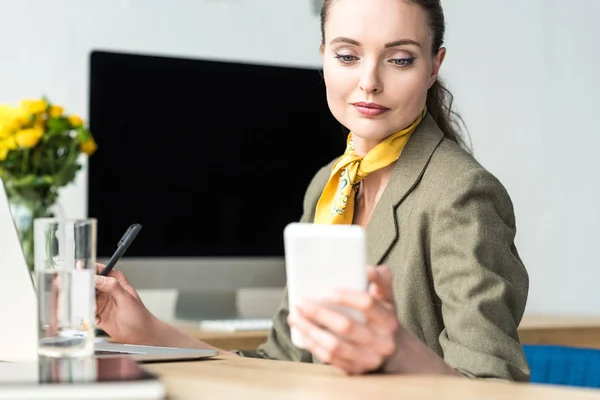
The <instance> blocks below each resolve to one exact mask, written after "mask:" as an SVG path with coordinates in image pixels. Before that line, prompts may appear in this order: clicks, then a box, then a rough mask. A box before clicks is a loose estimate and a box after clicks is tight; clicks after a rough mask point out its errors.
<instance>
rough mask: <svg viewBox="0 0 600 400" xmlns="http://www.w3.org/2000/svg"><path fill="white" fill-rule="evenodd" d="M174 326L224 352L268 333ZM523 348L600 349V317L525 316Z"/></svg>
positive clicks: (250, 345) (250, 347)
mask: <svg viewBox="0 0 600 400" xmlns="http://www.w3.org/2000/svg"><path fill="white" fill-rule="evenodd" d="M172 323H173V324H174V325H175V326H177V327H179V328H180V329H182V330H184V331H186V332H188V333H189V334H191V335H192V336H194V337H196V338H198V339H200V340H202V341H204V342H206V343H208V344H210V345H212V346H215V347H218V348H221V349H241V350H256V347H257V346H258V345H259V344H261V343H263V342H264V341H265V340H266V338H267V334H268V331H240V332H212V331H204V330H201V329H200V328H199V323H196V322H192V321H175V322H172ZM519 336H520V338H521V343H522V344H557V345H565V346H581V347H591V348H599V349H600V317H577V316H549V315H525V316H524V317H523V320H522V322H521V325H520V326H519Z"/></svg>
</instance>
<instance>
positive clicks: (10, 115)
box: [0, 104, 29, 137]
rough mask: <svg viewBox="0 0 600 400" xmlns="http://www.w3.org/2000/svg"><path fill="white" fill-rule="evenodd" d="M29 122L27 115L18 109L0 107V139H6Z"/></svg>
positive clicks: (5, 106)
mask: <svg viewBox="0 0 600 400" xmlns="http://www.w3.org/2000/svg"><path fill="white" fill-rule="evenodd" d="M28 121H29V115H28V114H27V113H26V112H25V111H23V110H22V109H20V108H17V107H12V106H10V105H6V104H3V105H0V137H6V136H7V135H8V134H10V133H13V132H14V131H15V130H17V129H19V128H21V127H22V126H23V125H25V124H26V123H27V122H28Z"/></svg>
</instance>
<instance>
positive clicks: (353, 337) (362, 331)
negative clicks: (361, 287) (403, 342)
mask: <svg viewBox="0 0 600 400" xmlns="http://www.w3.org/2000/svg"><path fill="white" fill-rule="evenodd" d="M296 310H297V313H298V314H299V315H300V316H301V317H302V318H303V319H305V320H306V321H307V322H309V323H311V324H312V325H314V326H317V327H320V328H322V329H323V330H325V331H328V332H331V333H332V334H333V335H334V337H336V338H339V339H342V340H345V341H347V342H349V343H350V344H352V345H356V346H359V347H368V348H369V349H371V350H372V351H373V352H374V353H376V354H380V355H381V356H384V357H387V356H389V355H391V354H392V352H393V351H394V349H395V332H396V328H397V326H398V323H397V321H398V319H397V317H396V315H395V314H394V313H393V312H390V313H388V314H387V315H386V317H385V320H384V323H383V324H382V323H379V324H375V323H371V324H369V325H370V326H368V325H366V324H363V323H360V322H358V321H356V320H355V319H354V318H351V317H350V316H348V315H346V314H344V313H343V312H338V311H336V310H332V309H330V308H328V307H326V306H323V305H320V304H318V303H314V302H308V301H305V302H303V303H302V304H300V305H299V306H298V307H297V308H296ZM349 311H352V310H349Z"/></svg>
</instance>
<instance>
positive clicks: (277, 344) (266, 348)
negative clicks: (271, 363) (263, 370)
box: [235, 288, 312, 362]
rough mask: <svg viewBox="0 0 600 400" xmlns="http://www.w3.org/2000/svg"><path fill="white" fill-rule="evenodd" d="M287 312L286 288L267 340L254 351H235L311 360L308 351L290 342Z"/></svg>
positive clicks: (243, 354)
mask: <svg viewBox="0 0 600 400" xmlns="http://www.w3.org/2000/svg"><path fill="white" fill-rule="evenodd" d="M288 313H289V309H288V296H287V288H286V289H285V290H284V294H283V298H282V300H281V303H280V305H279V308H278V309H277V311H276V312H275V316H274V317H273V327H272V328H271V330H270V331H269V335H268V337H267V341H266V342H265V343H263V344H261V345H260V346H258V348H257V350H256V351H247V350H235V352H236V353H237V354H238V355H240V356H243V357H254V358H268V359H271V360H283V361H298V362H312V355H311V354H310V353H309V352H307V351H306V350H302V349H299V348H297V347H296V346H294V345H293V344H292V339H291V334H290V327H289V325H288V323H287V316H288Z"/></svg>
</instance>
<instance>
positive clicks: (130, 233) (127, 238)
mask: <svg viewBox="0 0 600 400" xmlns="http://www.w3.org/2000/svg"><path fill="white" fill-rule="evenodd" d="M141 230H142V225H140V224H133V225H131V226H130V227H129V228H127V231H125V233H124V234H123V237H122V238H121V240H119V243H118V245H117V250H116V251H115V253H114V254H113V255H112V257H111V258H110V260H108V262H107V263H106V266H105V267H104V269H103V270H102V271H101V272H100V275H103V276H106V275H108V273H109V272H110V271H111V270H112V269H113V268H114V266H115V264H116V263H117V261H119V259H121V257H123V254H125V252H126V251H127V248H128V247H129V245H130V244H131V243H132V242H133V239H135V237H136V236H137V234H138V233H139V232H140V231H141Z"/></svg>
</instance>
